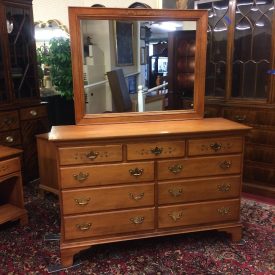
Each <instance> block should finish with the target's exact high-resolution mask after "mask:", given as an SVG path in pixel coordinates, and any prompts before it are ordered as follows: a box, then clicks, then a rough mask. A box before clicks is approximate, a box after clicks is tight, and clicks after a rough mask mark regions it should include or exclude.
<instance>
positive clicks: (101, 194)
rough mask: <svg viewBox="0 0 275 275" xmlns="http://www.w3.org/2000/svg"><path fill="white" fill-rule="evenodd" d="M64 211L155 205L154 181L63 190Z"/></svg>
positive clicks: (71, 212) (73, 212)
mask: <svg viewBox="0 0 275 275" xmlns="http://www.w3.org/2000/svg"><path fill="white" fill-rule="evenodd" d="M62 198H63V213H64V214H77V213H86V212H96V211H103V210H113V209H122V208H131V207H144V206H153V205H154V183H148V184H132V185H125V186H114V187H101V188H89V189H88V188H85V189H83V188H82V189H78V190H65V191H62Z"/></svg>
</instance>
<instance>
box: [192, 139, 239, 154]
mask: <svg viewBox="0 0 275 275" xmlns="http://www.w3.org/2000/svg"><path fill="white" fill-rule="evenodd" d="M242 150H243V138H242V137H231V138H230V137H224V138H207V139H190V140H188V156H202V155H217V154H228V153H229V154H230V153H241V152H242Z"/></svg>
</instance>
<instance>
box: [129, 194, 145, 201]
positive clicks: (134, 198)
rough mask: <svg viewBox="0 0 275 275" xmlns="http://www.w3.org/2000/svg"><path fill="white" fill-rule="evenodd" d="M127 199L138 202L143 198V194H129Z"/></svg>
mask: <svg viewBox="0 0 275 275" xmlns="http://www.w3.org/2000/svg"><path fill="white" fill-rule="evenodd" d="M129 197H130V199H132V200H135V201H139V200H141V199H142V198H143V197H144V193H140V194H138V195H134V194H133V193H129Z"/></svg>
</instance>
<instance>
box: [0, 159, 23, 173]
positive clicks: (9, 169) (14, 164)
mask: <svg viewBox="0 0 275 275" xmlns="http://www.w3.org/2000/svg"><path fill="white" fill-rule="evenodd" d="M17 171H20V159H19V158H13V159H8V160H4V161H1V162H0V176H5V175H8V174H11V173H14V172H17Z"/></svg>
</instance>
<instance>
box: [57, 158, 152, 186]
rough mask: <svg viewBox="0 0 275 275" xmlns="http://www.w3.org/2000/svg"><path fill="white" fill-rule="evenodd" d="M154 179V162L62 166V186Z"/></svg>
mask: <svg viewBox="0 0 275 275" xmlns="http://www.w3.org/2000/svg"><path fill="white" fill-rule="evenodd" d="M153 180H154V163H153V162H152V161H151V162H136V163H119V164H109V165H106V164H105V165H90V166H75V167H62V168H61V169H60V182H61V186H62V188H74V187H86V186H96V185H109V184H118V183H127V182H129V183H130V182H145V181H153Z"/></svg>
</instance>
